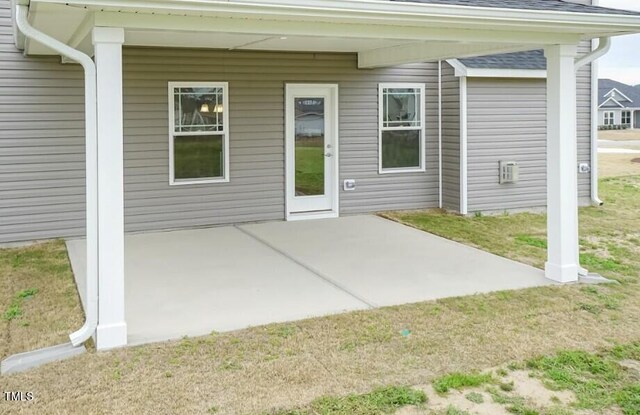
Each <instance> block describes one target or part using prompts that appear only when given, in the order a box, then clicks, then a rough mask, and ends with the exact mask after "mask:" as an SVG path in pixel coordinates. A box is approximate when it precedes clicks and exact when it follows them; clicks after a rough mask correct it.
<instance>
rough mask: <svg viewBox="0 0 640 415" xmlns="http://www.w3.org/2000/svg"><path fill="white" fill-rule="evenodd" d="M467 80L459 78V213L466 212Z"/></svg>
mask: <svg viewBox="0 0 640 415" xmlns="http://www.w3.org/2000/svg"><path fill="white" fill-rule="evenodd" d="M467 109H468V107H467V78H466V77H464V76H463V77H460V213H461V214H463V215H466V214H467V213H469V212H468V182H467V179H468V175H467V169H468V166H467V139H468V137H467V135H468V129H467V127H468V126H467Z"/></svg>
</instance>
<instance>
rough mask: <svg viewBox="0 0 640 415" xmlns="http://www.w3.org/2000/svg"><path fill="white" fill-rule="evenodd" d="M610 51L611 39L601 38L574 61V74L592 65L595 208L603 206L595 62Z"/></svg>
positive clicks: (592, 185) (593, 189) (592, 158)
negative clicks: (601, 198)
mask: <svg viewBox="0 0 640 415" xmlns="http://www.w3.org/2000/svg"><path fill="white" fill-rule="evenodd" d="M609 49H611V38H608V37H601V38H600V39H599V43H598V47H597V48H596V49H595V50H593V51H592V52H591V53H589V54H587V55H585V56H583V57H582V58H580V59H577V60H576V72H577V71H578V70H579V69H580V68H582V67H583V66H584V65H588V64H590V63H593V65H592V67H591V71H592V72H591V103H592V104H591V203H593V204H594V205H597V206H601V205H603V204H604V202H603V201H602V200H600V197H599V194H598V186H599V183H598V123H597V118H598V110H597V106H596V105H595V103H596V102H597V100H598V74H597V71H598V66H597V62H596V60H597V59H599V58H601V57H602V56H604V55H605V54H606V53H607V52H609Z"/></svg>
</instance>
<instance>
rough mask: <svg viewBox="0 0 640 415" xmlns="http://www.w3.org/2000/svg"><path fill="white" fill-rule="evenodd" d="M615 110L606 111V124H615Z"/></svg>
mask: <svg viewBox="0 0 640 415" xmlns="http://www.w3.org/2000/svg"><path fill="white" fill-rule="evenodd" d="M613 116H614V113H613V111H607V112H605V113H604V125H613Z"/></svg>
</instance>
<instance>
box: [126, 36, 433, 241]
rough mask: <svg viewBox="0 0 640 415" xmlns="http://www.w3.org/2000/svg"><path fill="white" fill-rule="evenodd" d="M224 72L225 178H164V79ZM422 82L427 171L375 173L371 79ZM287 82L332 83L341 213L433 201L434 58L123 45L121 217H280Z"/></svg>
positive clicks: (138, 226) (171, 224) (154, 221)
mask: <svg viewBox="0 0 640 415" xmlns="http://www.w3.org/2000/svg"><path fill="white" fill-rule="evenodd" d="M169 81H225V82H229V101H230V102H229V106H228V107H229V115H230V127H229V130H230V150H229V151H230V153H229V154H230V159H231V160H230V169H231V171H230V178H231V179H230V182H229V183H217V184H207V185H186V186H170V185H169V176H168V175H169V161H168V154H169V153H168V119H167V105H168V104H167V99H168V97H167V83H168V82H169ZM380 82H412V83H416V82H420V83H425V84H426V85H427V103H426V108H427V114H428V117H427V125H428V126H429V128H428V129H427V134H426V135H427V137H426V139H427V146H426V149H427V166H428V169H427V172H424V173H409V174H388V175H380V174H378V129H377V127H378V99H377V97H378V83H380ZM286 83H334V84H338V86H339V113H340V117H339V123H340V131H339V136H340V143H339V145H340V179H341V180H343V179H356V181H357V189H356V191H354V192H344V191H341V193H340V208H341V213H342V214H353V213H364V212H374V211H381V210H390V209H418V208H427V207H433V206H437V203H438V201H437V195H438V177H437V174H438V173H437V158H438V156H437V112H436V109H437V66H435V64H419V65H405V66H399V67H393V68H383V69H377V70H358V69H357V57H356V55H355V54H328V53H274V52H251V51H213V50H186V49H160V48H153V49H150V48H126V49H125V51H124V112H125V115H124V134H125V139H124V140H125V223H126V229H127V230H128V231H146V230H157V229H169V228H180V227H192V226H206V225H219V224H227V223H237V222H247V221H262V220H282V219H284V216H285V205H284V203H285V157H284V108H285V103H284V95H285V90H284V88H285V85H286Z"/></svg>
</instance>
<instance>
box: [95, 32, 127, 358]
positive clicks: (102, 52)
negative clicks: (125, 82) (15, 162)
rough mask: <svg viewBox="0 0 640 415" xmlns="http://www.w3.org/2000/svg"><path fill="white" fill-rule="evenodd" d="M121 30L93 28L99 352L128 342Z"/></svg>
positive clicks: (122, 34)
mask: <svg viewBox="0 0 640 415" xmlns="http://www.w3.org/2000/svg"><path fill="white" fill-rule="evenodd" d="M123 43H124V29H121V28H106V27H96V28H94V29H93V45H94V50H95V60H96V70H97V101H98V329H97V333H96V336H97V339H96V340H97V342H96V343H97V348H98V350H105V349H111V348H114V347H119V346H125V345H126V344H127V323H126V322H125V315H124V161H123V159H124V153H123V121H122V118H123V114H122V44H123Z"/></svg>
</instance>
